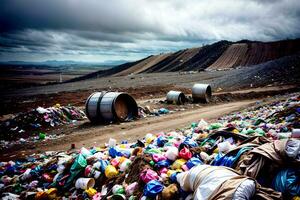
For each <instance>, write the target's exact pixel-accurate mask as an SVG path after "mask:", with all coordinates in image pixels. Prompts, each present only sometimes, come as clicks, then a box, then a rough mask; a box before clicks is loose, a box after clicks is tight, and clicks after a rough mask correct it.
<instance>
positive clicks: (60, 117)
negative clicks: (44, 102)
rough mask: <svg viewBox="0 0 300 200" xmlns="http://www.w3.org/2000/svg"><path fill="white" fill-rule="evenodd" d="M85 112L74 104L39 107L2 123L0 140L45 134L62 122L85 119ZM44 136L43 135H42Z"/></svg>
mask: <svg viewBox="0 0 300 200" xmlns="http://www.w3.org/2000/svg"><path fill="white" fill-rule="evenodd" d="M85 118H86V116H85V113H84V112H83V111H82V110H80V109H79V108H77V107H74V106H61V105H59V104H56V105H55V106H53V107H48V108H43V107H38V108H36V109H32V110H30V111H28V112H23V113H18V114H17V115H16V116H15V117H13V118H11V119H8V120H5V121H3V122H1V123H0V140H16V139H17V138H28V137H29V136H33V135H35V136H39V135H41V134H44V133H43V131H44V130H45V129H47V128H51V127H55V126H59V125H62V124H74V123H76V121H77V120H82V119H85ZM42 137H43V136H42Z"/></svg>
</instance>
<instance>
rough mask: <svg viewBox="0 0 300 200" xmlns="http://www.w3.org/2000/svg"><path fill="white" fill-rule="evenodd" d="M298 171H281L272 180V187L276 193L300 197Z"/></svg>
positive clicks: (299, 172) (299, 171)
mask: <svg viewBox="0 0 300 200" xmlns="http://www.w3.org/2000/svg"><path fill="white" fill-rule="evenodd" d="M299 175H300V170H299V169H297V170H296V169H285V170H281V171H280V172H279V173H278V174H277V175H276V177H275V178H274V180H273V183H272V186H273V188H274V189H275V190H276V191H279V192H282V193H283V194H288V195H290V196H297V195H300V184H299V181H300V176H299Z"/></svg>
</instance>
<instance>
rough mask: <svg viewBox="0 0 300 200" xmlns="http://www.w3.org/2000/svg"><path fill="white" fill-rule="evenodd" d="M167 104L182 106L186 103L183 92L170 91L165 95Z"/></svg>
mask: <svg viewBox="0 0 300 200" xmlns="http://www.w3.org/2000/svg"><path fill="white" fill-rule="evenodd" d="M167 102H168V103H176V104H184V103H185V102H186V97H185V95H184V94H183V92H180V91H174V90H171V91H169V92H168V93H167Z"/></svg>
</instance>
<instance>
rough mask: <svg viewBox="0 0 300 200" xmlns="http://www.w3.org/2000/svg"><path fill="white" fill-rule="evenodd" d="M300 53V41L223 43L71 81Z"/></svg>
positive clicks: (249, 61)
mask: <svg viewBox="0 0 300 200" xmlns="http://www.w3.org/2000/svg"><path fill="white" fill-rule="evenodd" d="M299 52H300V39H295V40H282V41H276V42H257V41H255V42H254V41H248V40H242V41H239V42H229V41H220V42H216V43H213V44H211V45H206V46H204V47H201V48H191V49H184V50H180V51H177V52H175V53H167V54H160V55H152V56H149V57H147V58H144V59H141V60H138V61H136V62H130V63H125V64H122V65H119V66H116V67H114V68H111V69H108V70H104V71H98V72H94V73H91V74H88V75H85V76H82V77H79V78H75V79H72V80H70V81H68V82H72V81H78V80H85V79H90V78H97V77H105V76H112V75H115V76H126V75H129V74H138V73H153V72H174V71H200V70H204V69H209V70H216V69H228V68H236V67H243V66H253V65H257V64H260V63H265V62H267V61H272V60H275V59H278V58H281V57H284V56H291V55H295V54H297V53H299Z"/></svg>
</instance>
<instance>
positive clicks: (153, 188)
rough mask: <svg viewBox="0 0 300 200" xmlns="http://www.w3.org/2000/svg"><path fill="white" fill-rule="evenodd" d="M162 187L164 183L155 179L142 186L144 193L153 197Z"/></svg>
mask: <svg viewBox="0 0 300 200" xmlns="http://www.w3.org/2000/svg"><path fill="white" fill-rule="evenodd" d="M163 189H164V185H163V184H162V183H161V182H159V181H156V180H152V181H149V182H148V183H147V184H146V185H145V187H144V195H145V196H147V197H151V198H154V197H156V196H157V195H158V194H159V193H161V192H162V191H163Z"/></svg>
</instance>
